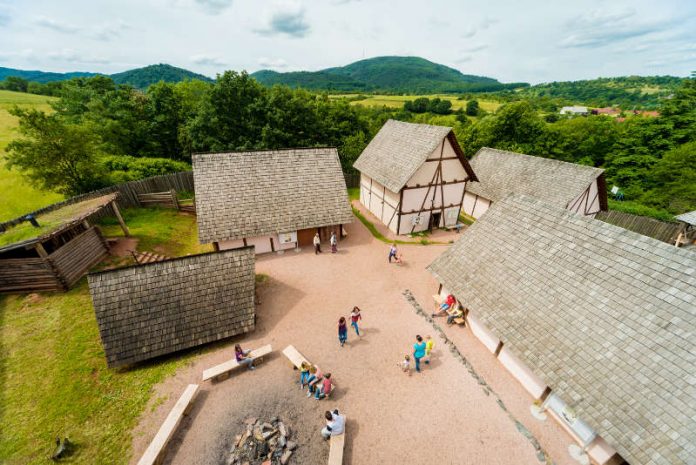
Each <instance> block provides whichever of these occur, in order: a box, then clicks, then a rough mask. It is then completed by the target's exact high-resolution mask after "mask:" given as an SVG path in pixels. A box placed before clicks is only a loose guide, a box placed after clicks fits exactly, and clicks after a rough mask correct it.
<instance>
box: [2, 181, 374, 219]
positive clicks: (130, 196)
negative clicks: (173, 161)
mask: <svg viewBox="0 0 696 465" xmlns="http://www.w3.org/2000/svg"><path fill="white" fill-rule="evenodd" d="M344 177H345V180H346V186H347V187H358V186H360V174H359V173H357V174H356V173H344ZM172 189H173V190H175V191H177V192H194V189H193V171H181V172H179V173H172V174H164V175H161V176H153V177H151V178H145V179H139V180H137V181H129V182H126V183H123V184H117V185H114V186H109V187H105V188H103V189H99V190H96V191H92V192H89V193H87V194H81V195H77V196H75V197H70V198H69V199H66V200H63V201H62V202H58V203H54V204H52V205H48V206H47V207H43V208H40V209H38V210H35V211H33V212H30V213H25V214H24V215H22V216H20V217H19V218H15V219H13V220H9V221H5V222H2V223H0V232H3V231H6V230H7V229H8V228H10V227H12V226H14V225H16V224H19V223H22V222H23V221H24V218H25V217H26V216H27V215H34V216H37V215H40V214H42V213H48V212H50V211H53V210H57V209H58V208H61V207H64V206H66V205H70V204H73V203H77V202H81V201H83V200H88V199H91V198H94V197H99V196H101V195H106V194H111V193H113V192H118V193H119V196H118V200H117V201H116V202H117V203H118V207H119V208H121V209H123V208H132V207H140V206H141V204H140V202H139V200H138V195H142V194H151V193H154V192H164V191H170V190H172ZM113 214H114V212H113V209H112V208H111V206H110V205H109V206H108V207H106V208H103V209H102V210H100V211H98V212H97V213H95V214H94V215H92V216H90V217H89V218H88V220H96V219H98V218H101V217H104V216H112V215H113Z"/></svg>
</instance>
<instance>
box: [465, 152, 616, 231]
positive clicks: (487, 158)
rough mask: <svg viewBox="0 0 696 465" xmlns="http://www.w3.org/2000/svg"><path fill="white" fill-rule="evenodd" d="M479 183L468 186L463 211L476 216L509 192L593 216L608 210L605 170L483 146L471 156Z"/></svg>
mask: <svg viewBox="0 0 696 465" xmlns="http://www.w3.org/2000/svg"><path fill="white" fill-rule="evenodd" d="M471 166H472V168H473V169H474V171H476V176H477V177H478V182H472V183H469V184H468V185H467V188H466V195H465V197H464V211H465V213H467V214H468V215H471V216H473V217H475V218H478V217H479V216H481V215H482V214H483V213H484V212H485V211H486V209H487V208H488V207H489V206H490V204H491V203H493V202H497V201H499V200H502V199H503V198H505V197H506V196H507V195H509V194H511V193H516V194H524V195H529V196H532V197H535V198H537V199H539V200H543V201H544V202H546V203H548V204H551V205H555V206H557V207H561V208H566V209H568V210H571V211H574V212H576V213H580V214H582V215H589V216H592V215H594V214H596V213H597V212H599V211H602V210H606V209H607V188H606V182H605V180H604V174H603V173H604V170H602V169H600V168H594V167H591V166H585V165H578V164H575V163H567V162H564V161H559V160H553V159H551V158H543V157H533V156H531V155H525V154H522V153H515V152H507V151H504V150H497V149H491V148H488V147H484V148H482V149H480V150H479V151H478V152H476V155H474V157H473V158H472V159H471Z"/></svg>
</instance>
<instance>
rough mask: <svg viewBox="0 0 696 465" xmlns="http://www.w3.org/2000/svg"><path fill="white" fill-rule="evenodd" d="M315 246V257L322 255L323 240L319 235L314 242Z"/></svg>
mask: <svg viewBox="0 0 696 465" xmlns="http://www.w3.org/2000/svg"><path fill="white" fill-rule="evenodd" d="M312 243H313V244H314V255H316V254H320V253H321V238H320V237H319V233H316V234H315V235H314V240H313V241H312Z"/></svg>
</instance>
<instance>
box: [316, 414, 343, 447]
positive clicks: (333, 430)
mask: <svg viewBox="0 0 696 465" xmlns="http://www.w3.org/2000/svg"><path fill="white" fill-rule="evenodd" d="M324 418H326V426H325V427H324V428H322V430H321V436H322V437H323V438H324V440H326V441H328V440H329V438H330V437H331V436H338V435H339V434H343V432H344V431H345V428H346V417H345V416H343V415H341V414H339V413H338V409H335V410H334V411H333V412H329V411H328V410H327V411H326V412H324Z"/></svg>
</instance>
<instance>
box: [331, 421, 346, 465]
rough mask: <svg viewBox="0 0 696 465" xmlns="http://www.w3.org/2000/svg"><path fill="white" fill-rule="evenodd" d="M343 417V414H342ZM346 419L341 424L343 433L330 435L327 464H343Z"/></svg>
mask: <svg viewBox="0 0 696 465" xmlns="http://www.w3.org/2000/svg"><path fill="white" fill-rule="evenodd" d="M343 417H344V418H345V415H343ZM347 422H348V419H347V418H346V423H345V424H344V425H343V433H342V434H337V435H336V436H331V439H330V441H329V442H330V444H329V465H343V447H344V446H345V442H346V428H347Z"/></svg>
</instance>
